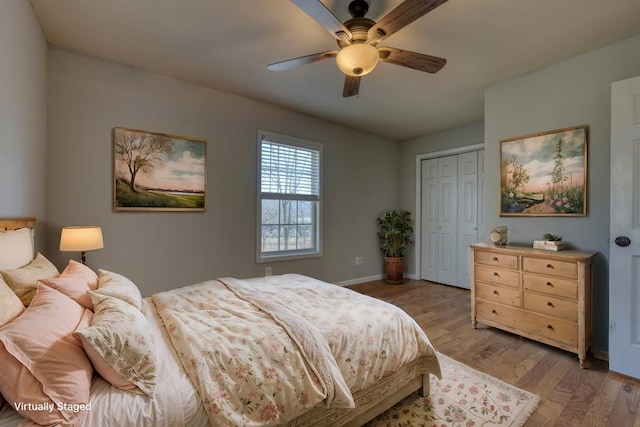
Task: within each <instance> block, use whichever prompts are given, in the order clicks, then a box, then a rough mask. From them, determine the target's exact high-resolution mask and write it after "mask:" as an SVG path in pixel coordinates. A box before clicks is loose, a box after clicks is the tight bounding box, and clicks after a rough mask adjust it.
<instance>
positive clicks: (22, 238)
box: [0, 228, 33, 270]
mask: <svg viewBox="0 0 640 427" xmlns="http://www.w3.org/2000/svg"><path fill="white" fill-rule="evenodd" d="M32 260H33V233H32V231H31V229H29V228H19V229H17V230H9V231H0V270H7V269H12V268H20V267H23V266H25V265H27V264H29V263H30V262H31V261H32Z"/></svg>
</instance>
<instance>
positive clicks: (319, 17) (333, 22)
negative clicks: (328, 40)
mask: <svg viewBox="0 0 640 427" xmlns="http://www.w3.org/2000/svg"><path fill="white" fill-rule="evenodd" d="M291 1H292V2H293V3H294V4H295V5H296V6H298V7H299V8H300V9H302V10H303V11H304V12H305V13H306V14H307V15H309V16H310V17H312V18H313V19H315V21H316V22H317V23H318V24H320V25H322V26H323V27H324V28H325V29H326V30H327V31H329V33H331V35H332V36H333V37H335V38H337V39H343V40H345V41H347V42H348V41H349V40H351V31H349V29H348V28H347V27H345V26H344V25H343V24H342V22H340V20H339V19H338V18H336V16H335V15H334V14H333V13H332V12H331V11H330V10H329V9H327V7H326V6H325V5H324V4H323V3H322V2H321V1H320V0H291Z"/></svg>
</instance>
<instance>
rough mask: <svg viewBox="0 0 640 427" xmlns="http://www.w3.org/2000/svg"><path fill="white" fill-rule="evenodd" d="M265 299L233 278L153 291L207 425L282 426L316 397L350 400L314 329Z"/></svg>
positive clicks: (338, 403)
mask: <svg viewBox="0 0 640 427" xmlns="http://www.w3.org/2000/svg"><path fill="white" fill-rule="evenodd" d="M269 298H270V297H264V296H263V295H262V294H261V293H260V292H256V291H254V290H252V289H251V288H250V287H248V286H246V285H245V284H243V282H241V281H235V280H234V279H229V280H227V281H226V283H222V282H221V281H209V282H204V283H201V284H197V285H192V286H187V287H184V288H179V289H174V290H172V291H167V292H163V293H159V294H156V295H154V296H153V297H152V300H153V303H154V304H155V306H156V308H157V311H158V314H159V315H160V317H161V318H162V320H163V322H164V324H165V326H166V329H167V331H168V333H169V336H170V338H171V342H172V344H173V346H174V348H175V349H176V352H177V354H178V356H179V357H180V360H181V362H182V365H183V367H184V368H185V371H186V372H187V374H188V375H189V377H190V378H191V380H192V381H193V383H194V385H195V387H196V389H197V391H198V393H199V394H200V397H201V398H202V400H203V402H204V405H205V409H206V411H207V415H208V417H209V422H210V424H211V425H212V426H219V425H220V426H223V425H224V426H267V425H281V424H284V423H286V422H287V421H289V420H291V419H293V418H295V417H296V416H298V415H300V414H302V413H304V412H306V411H307V410H309V409H310V408H312V407H313V406H315V405H317V404H319V403H321V402H322V403H324V404H326V405H330V406H335V407H353V406H354V403H353V398H352V396H351V393H350V391H349V388H348V387H347V385H346V384H345V382H344V379H343V377H342V375H341V373H340V370H339V369H338V367H337V365H336V362H335V360H334V358H333V356H332V355H331V352H330V350H329V346H328V343H327V342H326V340H325V339H324V338H323V336H322V335H321V334H320V332H319V331H318V330H317V328H315V327H314V326H313V325H312V324H311V323H309V322H308V321H307V320H305V319H304V318H300V317H299V316H296V315H293V314H292V313H291V312H290V311H289V310H287V309H286V308H285V307H284V306H283V305H282V304H280V303H278V302H277V299H275V300H273V301H270V300H269ZM158 375H162V373H158Z"/></svg>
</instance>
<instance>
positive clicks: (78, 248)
mask: <svg viewBox="0 0 640 427" xmlns="http://www.w3.org/2000/svg"><path fill="white" fill-rule="evenodd" d="M103 247H104V242H103V241H102V228H101V227H98V226H76V227H63V228H62V234H61V235H60V251H62V252H85V251H95V250H96V249H102V248H103Z"/></svg>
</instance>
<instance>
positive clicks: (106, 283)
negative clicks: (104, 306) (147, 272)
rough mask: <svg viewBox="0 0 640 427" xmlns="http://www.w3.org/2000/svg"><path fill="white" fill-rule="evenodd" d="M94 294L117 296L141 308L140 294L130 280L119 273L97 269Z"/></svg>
mask: <svg viewBox="0 0 640 427" xmlns="http://www.w3.org/2000/svg"><path fill="white" fill-rule="evenodd" d="M94 293H96V294H100V295H107V296H110V297H114V298H118V299H119V300H122V301H124V302H126V303H129V304H131V305H132V306H134V307H135V308H137V309H138V310H142V295H141V294H140V290H139V289H138V287H137V286H136V285H135V283H133V282H132V281H131V280H129V279H127V278H126V277H124V276H123V275H121V274H118V273H114V272H112V271H107V270H102V269H99V270H98V289H97V290H95V291H94Z"/></svg>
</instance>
